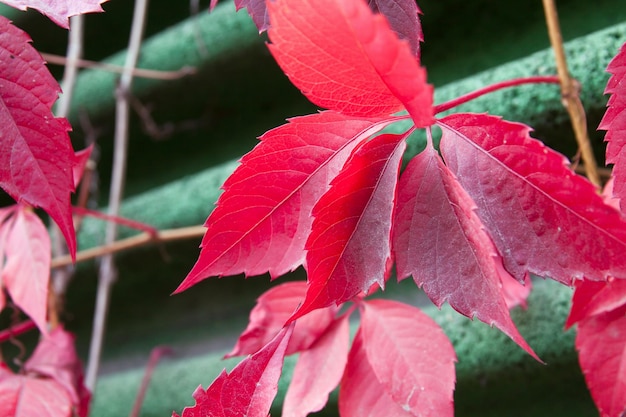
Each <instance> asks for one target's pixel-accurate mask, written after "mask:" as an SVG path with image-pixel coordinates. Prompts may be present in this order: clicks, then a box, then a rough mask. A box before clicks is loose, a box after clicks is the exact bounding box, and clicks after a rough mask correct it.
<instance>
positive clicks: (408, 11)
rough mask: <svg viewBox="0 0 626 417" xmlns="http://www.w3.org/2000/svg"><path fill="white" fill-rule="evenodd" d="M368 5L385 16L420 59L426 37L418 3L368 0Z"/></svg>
mask: <svg viewBox="0 0 626 417" xmlns="http://www.w3.org/2000/svg"><path fill="white" fill-rule="evenodd" d="M368 3H369V7H370V9H371V10H372V11H374V12H377V13H380V14H382V15H384V16H385V18H386V19H387V21H388V22H389V26H391V28H392V29H393V31H394V32H396V34H397V35H398V37H399V38H400V39H406V40H407V41H408V42H409V44H410V45H411V52H413V55H415V56H416V57H417V58H418V59H419V56H420V42H423V41H424V35H423V33H422V25H421V23H420V19H419V14H420V13H421V11H420V9H419V7H418V6H417V3H416V2H415V1H414V0H368Z"/></svg>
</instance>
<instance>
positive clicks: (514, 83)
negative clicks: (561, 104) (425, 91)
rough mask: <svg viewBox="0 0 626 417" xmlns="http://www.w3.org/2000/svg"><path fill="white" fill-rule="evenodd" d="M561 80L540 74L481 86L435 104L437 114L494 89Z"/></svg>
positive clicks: (557, 82)
mask: <svg viewBox="0 0 626 417" xmlns="http://www.w3.org/2000/svg"><path fill="white" fill-rule="evenodd" d="M560 82H561V81H560V79H559V77H558V76H555V75H538V76H534V77H524V78H515V79H512V80H507V81H501V82H499V83H495V84H492V85H488V86H487V87H484V88H481V89H479V90H476V91H472V92H471V93H468V94H464V95H462V96H460V97H457V98H455V99H453V100H450V101H447V102H445V103H441V104H438V105H436V106H435V114H438V113H441V112H444V111H447V110H450V109H452V108H454V107H456V106H460V105H461V104H465V103H467V102H469V101H471V100H474V99H476V98H478V97H481V96H484V95H486V94H489V93H493V92H494V91H498V90H503V89H505V88H510V87H517V86H520V85H524V84H541V83H543V84H559V83H560Z"/></svg>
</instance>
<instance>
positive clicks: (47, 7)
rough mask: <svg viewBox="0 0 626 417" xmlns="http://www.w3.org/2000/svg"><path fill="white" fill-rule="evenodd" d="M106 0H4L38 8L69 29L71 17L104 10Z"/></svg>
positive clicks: (22, 6) (22, 8) (16, 6)
mask: <svg viewBox="0 0 626 417" xmlns="http://www.w3.org/2000/svg"><path fill="white" fill-rule="evenodd" d="M105 1H106V0H54V1H50V0H2V2H3V3H5V4H8V5H9V6H11V7H15V8H16V9H19V10H26V9H27V8H29V9H36V10H38V11H39V12H41V13H42V14H44V15H46V16H48V18H50V20H52V21H53V22H54V23H56V24H57V25H59V26H61V27H62V28H65V29H69V27H70V26H69V18H70V17H71V16H76V15H78V14H84V13H96V12H102V11H104V10H102V7H101V6H100V4H101V3H104V2H105Z"/></svg>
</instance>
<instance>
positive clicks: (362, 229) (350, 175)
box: [292, 134, 406, 320]
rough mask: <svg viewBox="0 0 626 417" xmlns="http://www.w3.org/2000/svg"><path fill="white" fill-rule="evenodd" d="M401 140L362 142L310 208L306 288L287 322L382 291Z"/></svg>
mask: <svg viewBox="0 0 626 417" xmlns="http://www.w3.org/2000/svg"><path fill="white" fill-rule="evenodd" d="M404 137H405V136H404V135H392V134H384V135H380V136H377V137H375V138H373V139H372V140H370V141H369V142H366V143H364V144H363V145H362V146H361V147H360V148H358V149H357V150H356V151H355V152H354V153H353V155H352V156H351V157H350V159H349V160H348V162H346V164H345V166H344V168H343V170H342V171H341V172H340V173H339V175H337V177H336V178H335V179H334V180H333V182H332V186H331V188H330V190H328V192H326V194H324V195H323V196H322V197H321V198H320V200H319V201H318V203H317V204H316V205H315V207H314V208H313V217H314V218H315V220H314V221H313V228H312V230H311V234H310V235H309V239H308V240H307V243H306V249H307V257H306V265H307V272H308V280H309V288H308V290H307V294H306V298H305V300H304V303H303V304H302V306H301V307H300V309H298V311H297V312H296V314H294V316H292V320H293V319H295V318H298V317H301V316H303V315H305V314H306V313H308V312H309V311H312V310H314V309H316V308H321V307H327V306H329V305H332V304H336V305H339V304H341V303H343V302H345V301H348V300H350V299H352V298H353V297H355V296H356V295H358V294H359V293H361V292H367V291H368V290H369V289H370V287H372V285H374V284H378V285H379V286H380V287H383V286H384V282H385V279H386V278H387V277H388V276H389V270H390V268H391V262H392V261H391V248H390V246H391V244H390V239H391V221H392V217H393V207H394V203H395V194H396V185H397V182H398V173H399V171H400V164H401V163H402V153H403V152H404V149H405V147H406V144H405V142H404Z"/></svg>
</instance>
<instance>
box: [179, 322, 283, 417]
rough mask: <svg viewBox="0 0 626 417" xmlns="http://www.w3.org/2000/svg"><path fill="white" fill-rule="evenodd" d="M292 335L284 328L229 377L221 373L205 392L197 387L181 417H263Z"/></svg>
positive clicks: (272, 395) (272, 397)
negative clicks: (192, 402) (194, 402)
mask: <svg viewBox="0 0 626 417" xmlns="http://www.w3.org/2000/svg"><path fill="white" fill-rule="evenodd" d="M292 331H293V324H291V325H290V326H288V327H285V328H284V329H283V330H281V332H280V333H278V334H277V335H276V337H275V338H274V339H273V340H272V341H271V342H270V343H268V344H267V345H266V346H265V347H264V348H263V349H262V350H260V351H258V352H257V353H255V354H254V355H252V356H250V357H248V358H246V359H244V360H243V361H241V362H240V363H239V365H237V366H236V367H235V368H234V369H233V370H232V371H231V373H230V374H228V373H226V371H222V373H221V374H220V375H219V376H218V377H217V378H216V379H215V381H213V383H212V384H211V386H210V387H209V388H207V390H206V391H204V390H203V389H202V387H201V386H200V387H198V389H196V391H195V392H194V394H193V397H194V399H195V400H196V405H194V406H193V407H185V409H184V410H183V413H182V417H196V416H211V417H241V416H247V417H267V415H268V413H269V410H270V406H271V405H272V401H273V399H274V397H275V396H276V392H277V391H278V378H279V377H280V373H281V370H282V366H283V358H284V357H285V350H286V348H287V344H288V343H289V338H290V337H291V333H292ZM173 415H177V414H175V413H174V414H173Z"/></svg>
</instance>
